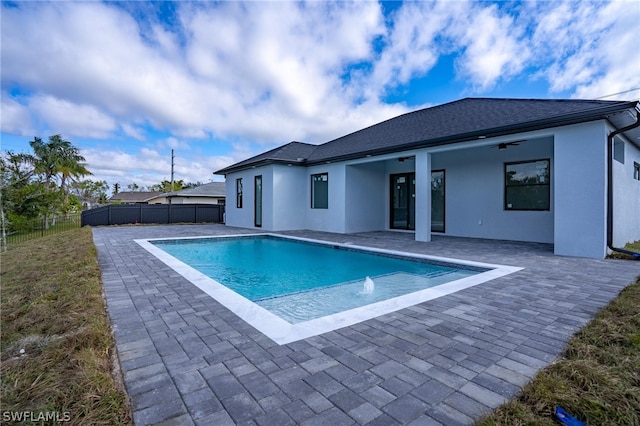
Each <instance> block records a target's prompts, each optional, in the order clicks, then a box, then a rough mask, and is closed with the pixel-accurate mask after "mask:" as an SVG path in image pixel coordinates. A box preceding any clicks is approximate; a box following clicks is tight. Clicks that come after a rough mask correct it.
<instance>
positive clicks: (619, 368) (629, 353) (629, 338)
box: [477, 277, 640, 426]
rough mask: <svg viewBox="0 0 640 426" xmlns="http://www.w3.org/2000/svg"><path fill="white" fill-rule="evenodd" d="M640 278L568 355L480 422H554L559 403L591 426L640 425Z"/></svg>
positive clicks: (585, 331) (580, 336) (586, 329)
mask: <svg viewBox="0 0 640 426" xmlns="http://www.w3.org/2000/svg"><path fill="white" fill-rule="evenodd" d="M639 306H640V277H639V278H638V280H637V282H636V283H635V284H632V285H630V286H629V287H627V288H626V289H624V290H623V291H622V292H621V293H620V295H619V296H618V298H617V299H615V300H614V301H613V302H611V304H609V306H607V307H605V308H603V309H602V310H601V311H600V312H599V313H598V315H597V316H596V318H595V319H594V320H593V321H591V322H590V323H589V324H588V325H587V326H585V327H584V328H583V329H582V330H580V331H579V332H578V333H577V334H576V335H575V336H574V338H573V339H572V340H571V341H570V342H569V345H568V347H567V349H566V351H565V352H564V354H563V355H562V357H561V358H560V359H559V360H558V361H557V362H555V363H554V364H552V365H550V366H549V367H547V368H546V369H544V370H542V371H541V372H539V373H538V374H537V375H536V377H535V378H534V379H533V381H532V382H531V383H529V384H528V385H527V386H525V387H524V388H523V390H522V391H521V392H520V394H519V395H518V396H516V397H515V398H514V399H512V400H511V401H509V402H508V403H506V404H504V405H503V406H502V407H500V408H499V409H497V410H496V411H495V412H494V413H493V414H491V415H490V416H488V417H486V418H484V419H482V420H481V421H479V422H478V423H477V424H478V425H482V426H491V425H541V426H542V425H549V426H551V425H554V426H557V425H558V424H560V423H559V422H557V421H556V420H555V417H554V410H555V407H556V406H558V405H559V406H561V407H563V408H565V409H566V410H567V411H568V412H569V413H571V414H572V415H573V416H575V417H576V418H578V419H579V420H581V421H583V422H585V423H586V424H587V425H590V426H591V425H629V426H631V425H640V309H639V308H638V307H639Z"/></svg>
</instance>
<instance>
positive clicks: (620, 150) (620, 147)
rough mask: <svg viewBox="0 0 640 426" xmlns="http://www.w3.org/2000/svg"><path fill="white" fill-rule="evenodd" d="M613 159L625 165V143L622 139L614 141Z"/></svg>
mask: <svg viewBox="0 0 640 426" xmlns="http://www.w3.org/2000/svg"><path fill="white" fill-rule="evenodd" d="M613 159H614V160H616V161H617V162H619V163H622V164H624V141H623V140H622V139H620V138H615V139H614V140H613Z"/></svg>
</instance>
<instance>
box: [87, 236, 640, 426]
mask: <svg viewBox="0 0 640 426" xmlns="http://www.w3.org/2000/svg"><path fill="white" fill-rule="evenodd" d="M252 232H254V231H252V230H247V229H239V228H230V227H225V226H223V225H179V226H135V227H134V226H132V227H112V228H95V229H94V230H93V235H94V241H95V244H96V246H97V248H98V255H99V261H100V266H101V269H102V278H103V284H104V291H105V295H106V300H107V307H108V311H109V316H110V318H111V322H112V326H113V330H114V333H115V338H116V345H117V350H118V355H119V358H120V365H121V369H122V372H123V377H124V381H125V385H126V388H127V392H128V394H129V396H130V398H131V403H132V410H133V418H134V422H135V424H136V425H147V424H164V425H192V424H196V425H225V424H228V425H235V424H247V425H255V424H257V425H269V426H271V425H297V424H301V425H325V424H326V425H329V424H331V425H350V424H368V425H395V424H415V425H440V424H443V425H467V424H472V423H473V421H474V420H475V419H478V418H479V417H480V416H482V415H483V414H485V413H488V412H490V411H491V410H492V409H494V408H495V407H497V406H498V405H500V404H501V403H502V402H504V401H505V400H507V399H509V398H511V397H512V396H513V395H514V394H515V393H516V392H517V391H518V390H519V389H520V388H521V387H522V386H523V385H524V384H525V383H527V382H528V381H529V380H530V379H531V378H532V377H533V376H534V375H535V373H536V372H537V371H538V370H539V369H540V368H543V367H544V366H546V365H548V364H549V363H550V362H552V361H553V360H554V359H555V358H556V357H557V356H558V355H559V354H560V353H561V351H562V349H563V347H564V346H565V344H566V342H567V341H568V339H569V338H570V337H571V336H572V335H573V334H574V333H575V332H576V331H577V330H578V329H579V328H580V327H582V326H583V325H585V324H586V323H587V322H588V321H589V320H590V319H592V318H593V316H594V314H595V313H596V312H597V310H598V309H600V308H601V307H603V306H605V305H606V304H607V303H608V302H609V301H610V300H611V299H613V298H614V297H615V296H616V295H617V294H618V292H619V291H620V290H621V289H622V288H624V287H625V286H626V285H628V284H629V283H631V282H632V281H634V280H635V278H636V277H637V276H638V275H640V267H639V264H638V263H637V262H631V261H619V260H590V259H580V258H570V257H560V256H554V255H553V250H552V248H551V246H549V245H544V244H527V243H514V242H505V241H490V240H475V239H466V238H446V237H436V238H435V239H434V241H432V242H430V243H420V242H415V241H413V235H412V234H403V233H390V232H374V233H364V234H355V235H353V234H351V235H341V234H329V233H320V232H311V231H296V232H286V233H284V234H290V235H296V236H304V237H310V238H315V239H323V240H331V241H337V242H352V243H354V244H357V245H362V246H370V247H379V248H387V249H393V250H401V251H407V252H414V253H422V254H431V255H437V256H445V257H453V258H459V259H466V260H474V261H479V262H488V263H500V264H505V265H512V266H520V267H524V268H525V269H524V270H522V271H520V272H516V273H514V274H511V275H508V276H506V277H503V278H499V279H496V280H493V281H490V282H488V283H485V284H481V285H478V286H476V287H472V288H469V289H466V290H463V291H461V292H458V293H455V294H451V295H448V296H444V297H441V298H439V299H435V300H431V301H429V302H425V303H422V304H420V305H417V306H413V307H411V308H407V309H403V310H401V311H398V312H395V313H391V314H387V315H383V316H380V317H378V318H375V319H372V320H368V321H365V322H362V323H359V324H356V325H353V326H350V327H346V328H343V329H340V330H336V331H332V332H329V333H325V334H323V335H320V336H316V337H312V338H308V339H305V340H301V341H298V342H294V343H290V344H287V345H282V346H279V345H277V344H275V343H274V342H272V341H271V340H270V339H269V338H267V337H265V336H264V335H262V334H261V333H260V332H258V331H256V330H255V329H253V328H252V327H251V326H249V325H248V324H247V323H245V322H244V321H242V320H240V319H239V318H238V317H236V316H235V315H234V314H233V313H232V312H230V311H229V310H228V309H226V308H225V307H223V306H222V305H220V304H219V303H218V302H216V301H215V300H213V299H211V298H210V297H209V296H207V295H206V294H205V293H203V292H202V291H200V290H199V289H198V288H197V287H195V286H194V285H192V284H191V283H190V282H188V281H187V280H185V279H184V278H183V277H182V276H180V275H178V274H177V273H175V272H174V271H173V270H172V269H170V268H168V267H167V266H166V265H165V264H163V263H162V262H160V261H159V260H157V259H156V258H155V257H153V256H152V255H151V254H149V253H148V252H147V251H145V250H144V249H143V248H141V247H140V246H138V244H136V243H134V242H133V240H134V239H137V238H157V237H180V236H199V235H201V236H205V235H222V234H230V233H233V234H236V233H252Z"/></svg>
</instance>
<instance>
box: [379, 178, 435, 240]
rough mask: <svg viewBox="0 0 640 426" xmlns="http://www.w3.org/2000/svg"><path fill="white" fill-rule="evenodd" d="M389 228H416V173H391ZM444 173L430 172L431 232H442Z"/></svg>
mask: <svg viewBox="0 0 640 426" xmlns="http://www.w3.org/2000/svg"><path fill="white" fill-rule="evenodd" d="M390 219H391V220H390V224H389V227H390V228H391V229H409V230H413V229H416V224H415V220H416V174H415V173H398V174H394V175H391V209H390ZM444 223H445V173H444V170H434V171H432V172H431V232H444Z"/></svg>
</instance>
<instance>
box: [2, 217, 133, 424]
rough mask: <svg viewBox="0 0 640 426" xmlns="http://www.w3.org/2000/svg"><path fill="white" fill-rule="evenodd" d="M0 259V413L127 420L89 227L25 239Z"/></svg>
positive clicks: (101, 421) (108, 421)
mask: <svg viewBox="0 0 640 426" xmlns="http://www.w3.org/2000/svg"><path fill="white" fill-rule="evenodd" d="M0 261H1V262H2V269H1V276H0V278H1V294H0V302H1V305H2V312H1V320H2V336H1V339H0V348H1V358H2V367H1V369H0V373H1V379H2V388H1V395H2V411H3V412H24V411H29V412H33V413H43V412H58V413H68V415H69V417H70V422H69V423H70V424H131V417H130V410H129V407H128V399H127V397H126V395H125V393H124V392H123V391H122V390H120V389H119V387H118V385H117V383H116V381H115V380H114V378H113V375H112V362H111V356H112V351H113V350H114V341H113V337H112V335H111V331H110V325H109V320H108V318H107V314H106V310H105V304H104V299H103V296H102V285H101V281H100V269H99V266H98V261H97V252H96V249H95V246H94V245H93V240H92V235H91V230H90V229H89V228H83V229H78V230H73V231H68V232H65V233H61V234H57V235H52V236H50V237H44V238H41V239H38V240H33V241H29V242H26V243H22V244H20V245H18V246H15V247H14V248H13V249H12V250H10V251H8V252H6V253H3V254H2V255H1V257H0ZM21 350H22V351H21ZM21 352H22V353H21ZM36 415H37V414H36ZM61 415H62V414H61Z"/></svg>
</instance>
